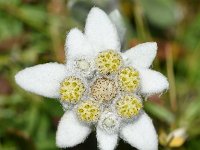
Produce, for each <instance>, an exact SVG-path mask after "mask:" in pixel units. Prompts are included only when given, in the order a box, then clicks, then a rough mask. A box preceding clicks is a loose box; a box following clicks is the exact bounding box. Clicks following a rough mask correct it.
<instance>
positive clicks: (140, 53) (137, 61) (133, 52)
mask: <svg viewBox="0 0 200 150" xmlns="http://www.w3.org/2000/svg"><path fill="white" fill-rule="evenodd" d="M156 53H157V44H156V42H146V43H143V44H139V45H137V46H135V47H133V48H131V49H129V50H127V51H126V52H125V53H123V55H124V56H126V57H128V59H129V60H130V63H131V65H132V66H133V67H136V68H139V67H142V68H149V67H150V65H151V64H152V62H153V60H154V58H155V57H156Z"/></svg>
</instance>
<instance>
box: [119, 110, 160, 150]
mask: <svg viewBox="0 0 200 150" xmlns="http://www.w3.org/2000/svg"><path fill="white" fill-rule="evenodd" d="M120 135H121V138H122V139H124V140H125V141H126V142H128V143H129V144H130V145H131V146H133V147H135V148H137V149H139V150H157V149H158V139H157V134H156V131H155V128H154V126H153V123H152V120H151V119H150V118H149V116H148V115H147V114H145V113H143V114H141V116H140V117H139V118H138V120H136V121H135V122H134V123H132V124H128V125H126V126H125V127H123V128H122V130H121V133H120Z"/></svg>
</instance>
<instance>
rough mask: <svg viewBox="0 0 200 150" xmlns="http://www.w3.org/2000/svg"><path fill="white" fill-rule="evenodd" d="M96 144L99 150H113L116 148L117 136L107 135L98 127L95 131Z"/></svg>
mask: <svg viewBox="0 0 200 150" xmlns="http://www.w3.org/2000/svg"><path fill="white" fill-rule="evenodd" d="M96 133H97V135H96V136H97V142H98V147H99V149H100V150H114V149H115V147H116V146H117V141H118V134H107V133H106V132H105V131H102V130H101V129H100V128H99V127H97V129H96Z"/></svg>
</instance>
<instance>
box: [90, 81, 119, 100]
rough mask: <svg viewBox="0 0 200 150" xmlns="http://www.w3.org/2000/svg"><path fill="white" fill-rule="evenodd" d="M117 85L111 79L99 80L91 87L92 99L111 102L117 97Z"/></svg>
mask: <svg viewBox="0 0 200 150" xmlns="http://www.w3.org/2000/svg"><path fill="white" fill-rule="evenodd" d="M117 89H118V88H117V84H116V83H115V81H114V80H112V79H109V78H105V77H102V78H97V79H96V80H95V82H94V83H93V84H92V86H91V95H92V97H93V98H94V99H95V100H97V101H99V102H106V101H110V100H112V99H113V98H115V97H116V95H117Z"/></svg>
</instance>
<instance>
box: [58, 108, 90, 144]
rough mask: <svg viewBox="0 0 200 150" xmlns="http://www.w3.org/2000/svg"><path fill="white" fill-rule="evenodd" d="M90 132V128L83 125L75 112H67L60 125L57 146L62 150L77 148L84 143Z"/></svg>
mask: <svg viewBox="0 0 200 150" xmlns="http://www.w3.org/2000/svg"><path fill="white" fill-rule="evenodd" d="M90 132H91V129H90V127H89V126H86V125H84V124H81V123H80V122H79V121H78V119H77V118H76V115H75V114H74V112H72V111H68V112H65V114H64V115H63V117H62V118H61V120H60V122H59V125H58V129H57V133H56V145H57V146H58V147H60V148H66V147H73V146H76V145H77V144H80V143H82V142H84V140H85V139H86V138H87V136H88V135H89V134H90Z"/></svg>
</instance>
